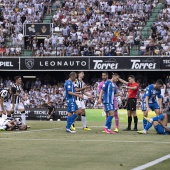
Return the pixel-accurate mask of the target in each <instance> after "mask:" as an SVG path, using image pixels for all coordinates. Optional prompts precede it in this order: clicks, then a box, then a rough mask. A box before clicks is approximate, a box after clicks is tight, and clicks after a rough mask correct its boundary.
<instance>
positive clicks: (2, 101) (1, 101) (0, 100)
mask: <svg viewBox="0 0 170 170" xmlns="http://www.w3.org/2000/svg"><path fill="white" fill-rule="evenodd" d="M0 104H1V108H2V113H3V114H4V115H6V111H5V108H4V98H2V97H1V98H0Z"/></svg>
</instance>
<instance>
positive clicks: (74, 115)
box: [72, 113, 77, 123]
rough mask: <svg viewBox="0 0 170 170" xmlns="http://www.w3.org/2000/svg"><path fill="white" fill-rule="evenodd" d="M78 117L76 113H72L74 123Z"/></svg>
mask: <svg viewBox="0 0 170 170" xmlns="http://www.w3.org/2000/svg"><path fill="white" fill-rule="evenodd" d="M76 118H77V115H76V114H75V113H73V115H72V123H74V122H75V120H76Z"/></svg>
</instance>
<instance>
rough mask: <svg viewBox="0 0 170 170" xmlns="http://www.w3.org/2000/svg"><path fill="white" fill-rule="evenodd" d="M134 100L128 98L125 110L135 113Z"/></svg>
mask: <svg viewBox="0 0 170 170" xmlns="http://www.w3.org/2000/svg"><path fill="white" fill-rule="evenodd" d="M136 101H137V99H136V98H130V99H128V101H127V110H130V111H136Z"/></svg>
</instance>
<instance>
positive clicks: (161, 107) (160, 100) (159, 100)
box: [158, 97, 163, 113]
mask: <svg viewBox="0 0 170 170" xmlns="http://www.w3.org/2000/svg"><path fill="white" fill-rule="evenodd" d="M158 104H159V107H160V113H162V109H163V106H162V97H161V98H158Z"/></svg>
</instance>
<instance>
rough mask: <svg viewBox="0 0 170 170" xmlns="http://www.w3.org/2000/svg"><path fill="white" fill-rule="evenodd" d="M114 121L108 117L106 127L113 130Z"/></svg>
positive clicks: (111, 117)
mask: <svg viewBox="0 0 170 170" xmlns="http://www.w3.org/2000/svg"><path fill="white" fill-rule="evenodd" d="M112 119H113V116H108V118H107V120H106V124H105V127H107V128H108V129H111V126H112Z"/></svg>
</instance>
